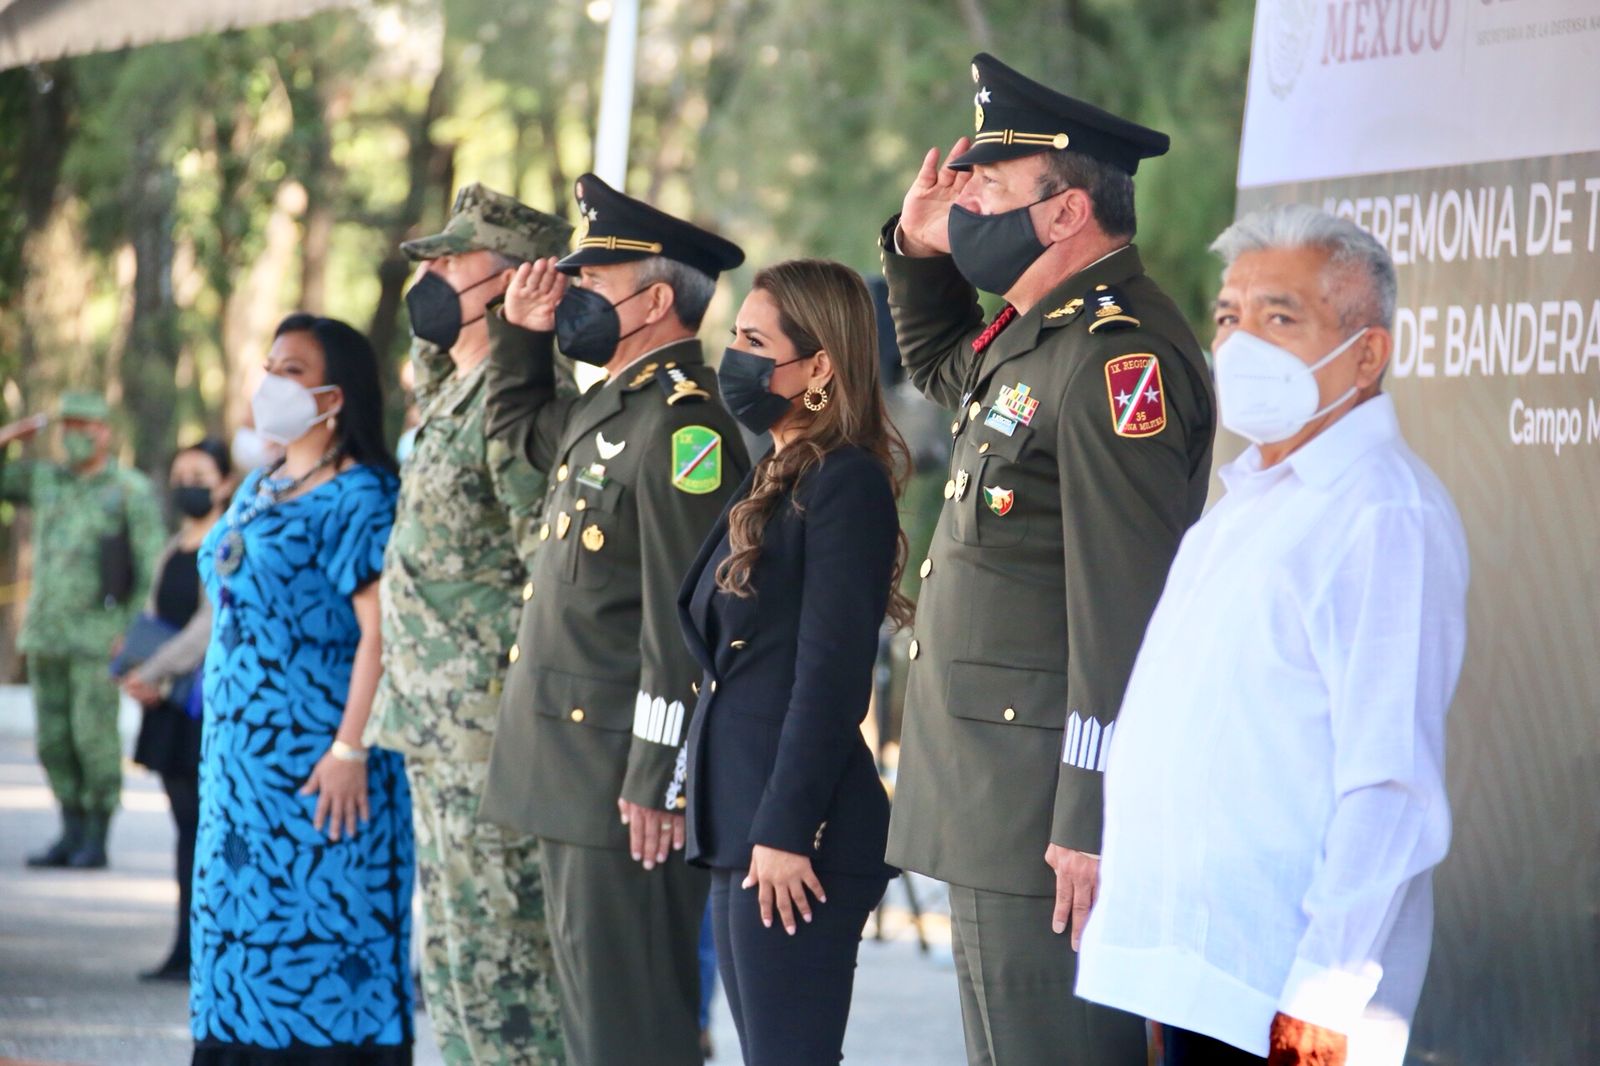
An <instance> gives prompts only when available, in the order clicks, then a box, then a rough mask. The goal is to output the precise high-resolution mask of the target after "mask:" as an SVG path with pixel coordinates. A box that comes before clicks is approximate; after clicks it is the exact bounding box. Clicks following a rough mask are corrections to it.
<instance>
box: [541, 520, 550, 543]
mask: <svg viewBox="0 0 1600 1066" xmlns="http://www.w3.org/2000/svg"><path fill="white" fill-rule="evenodd" d="M539 539H540V540H549V539H550V523H549V522H546V523H545V524H544V525H542V526H540V527H539Z"/></svg>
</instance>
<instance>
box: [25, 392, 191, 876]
mask: <svg viewBox="0 0 1600 1066" xmlns="http://www.w3.org/2000/svg"><path fill="white" fill-rule="evenodd" d="M60 414H61V422H62V445H63V447H64V449H65V451H66V456H67V462H66V464H65V465H64V466H57V465H56V464H54V463H48V462H43V461H37V460H32V461H30V460H23V461H16V462H11V463H7V464H6V466H5V469H4V471H3V477H0V498H4V499H5V500H7V501H9V502H11V503H20V504H30V505H32V507H33V511H34V520H33V587H32V590H31V592H30V593H29V596H28V614H27V620H26V621H25V622H24V623H23V627H22V635H21V637H20V638H19V640H18V641H17V647H18V650H19V651H21V652H23V653H24V654H25V655H27V657H28V676H29V679H30V680H31V681H32V683H33V702H34V712H35V715H36V717H37V722H38V725H37V729H36V738H37V741H38V746H39V762H40V763H42V764H43V766H44V770H45V774H46V775H47V776H48V777H49V779H50V789H51V791H52V792H54V793H55V797H56V802H57V803H58V804H60V805H61V824H62V831H61V836H60V837H59V838H58V839H57V840H56V842H55V843H54V844H52V845H50V847H48V848H46V849H45V850H44V851H42V852H39V853H38V854H35V855H32V856H30V857H29V858H28V865H29V866H73V867H81V868H97V867H102V866H104V865H105V864H106V830H107V827H108V826H109V823H110V820H111V814H112V812H113V811H115V810H116V808H117V799H118V797H119V795H120V794H121V791H122V743H121V740H120V738H119V737H118V735H117V708H118V699H117V688H116V685H115V684H113V683H112V681H111V678H110V675H109V674H108V672H107V668H108V664H109V662H110V659H111V650H112V647H113V646H114V645H115V644H116V643H117V642H118V641H119V640H120V639H121V637H122V634H123V632H124V631H125V630H126V629H127V628H128V623H129V622H130V621H131V620H132V619H133V617H134V615H135V614H137V613H138V610H139V605H140V604H142V603H144V601H145V596H146V593H147V592H148V591H149V586H150V579H151V570H152V568H153V567H154V565H155V562H156V558H157V557H158V556H159V555H160V554H161V549H162V546H163V544H164V543H165V540H166V531H165V529H164V528H163V524H162V518H161V506H160V504H159V503H158V502H157V497H156V494H155V491H154V489H153V488H152V487H151V484H150V480H149V479H148V478H146V477H145V476H144V475H143V474H141V473H139V472H138V471H137V470H127V469H124V468H122V467H120V466H118V465H117V463H116V462H115V460H113V459H112V458H111V426H110V411H109V410H108V409H107V407H106V401H105V399H104V398H103V397H101V396H98V395H96V394H94V393H83V392H69V393H67V394H65V395H64V396H62V398H61V408H60ZM44 424H45V419H44V418H42V417H35V418H29V419H24V420H23V421H21V422H17V423H13V424H12V425H10V426H6V427H5V428H4V429H0V447H3V446H4V445H8V444H10V443H11V442H12V441H14V440H24V439H27V438H29V437H32V436H33V435H34V434H36V433H37V432H38V431H39V430H40V429H42V428H43V426H44Z"/></svg>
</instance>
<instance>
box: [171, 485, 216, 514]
mask: <svg viewBox="0 0 1600 1066" xmlns="http://www.w3.org/2000/svg"><path fill="white" fill-rule="evenodd" d="M212 506H213V505H212V502H211V490H210V489H208V488H206V487H205V486H204V485H174V486H173V487H172V508H173V510H175V511H177V512H178V513H179V514H181V515H187V516H188V517H190V518H204V517H205V516H206V515H208V514H210V513H211V508H212Z"/></svg>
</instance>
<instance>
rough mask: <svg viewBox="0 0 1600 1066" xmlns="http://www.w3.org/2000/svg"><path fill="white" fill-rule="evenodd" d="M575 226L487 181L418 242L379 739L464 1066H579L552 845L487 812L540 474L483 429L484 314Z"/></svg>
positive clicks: (429, 986)
mask: <svg viewBox="0 0 1600 1066" xmlns="http://www.w3.org/2000/svg"><path fill="white" fill-rule="evenodd" d="M571 236H572V226H571V225H570V224H568V223H567V222H565V221H564V220H562V219H559V218H556V217H554V216H552V215H547V214H545V213H543V212H542V211H535V210H534V209H533V208H531V207H528V206H526V205H525V204H522V203H519V202H518V201H517V200H516V199H514V198H512V197H510V196H506V195H504V194H502V193H498V192H495V191H494V190H493V189H488V188H485V187H484V186H482V185H478V184H471V185H467V186H464V187H463V188H462V189H461V191H460V192H458V193H457V194H456V200H455V206H454V208H453V209H452V210H451V213H450V220H449V221H448V222H447V223H446V225H445V228H444V231H443V232H441V233H437V234H434V235H432V236H428V237H421V238H419V239H417V240H413V241H407V242H406V243H405V244H403V245H401V246H400V247H401V250H402V251H404V252H405V253H406V255H407V256H409V257H410V258H411V259H413V260H415V261H417V262H418V263H419V266H418V269H417V275H416V280H415V282H414V284H413V285H412V286H411V288H410V290H409V291H408V292H407V293H406V308H407V310H408V311H409V313H410V317H411V331H412V335H413V342H412V345H411V366H412V370H413V371H414V373H415V375H416V377H415V388H416V395H417V407H418V409H419V410H420V412H421V416H422V421H421V423H420V425H419V427H418V430H417V434H416V438H415V444H414V446H413V449H412V453H411V455H410V457H409V458H408V459H407V461H406V464H405V466H404V467H403V468H402V472H401V481H400V500H399V504H398V506H397V507H396V509H395V516H394V532H393V534H392V535H391V536H390V538H389V547H388V550H387V551H386V552H385V554H384V565H383V583H382V586H381V589H380V592H381V595H380V597H379V598H380V601H381V605H382V615H383V677H382V678H381V679H380V680H379V683H378V694H377V700H376V701H375V703H374V705H373V710H372V717H371V718H370V719H369V720H368V722H367V729H366V734H365V740H366V743H368V744H369V745H376V746H379V747H385V748H389V749H391V750H393V751H398V752H401V753H402V754H404V755H405V757H406V778H407V780H408V781H409V783H410V785H411V808H412V816H413V822H414V825H415V828H416V839H417V867H418V871H419V877H418V884H419V888H420V889H421V895H422V900H423V912H424V917H425V919H426V921H425V922H424V924H423V927H424V930H425V932H426V935H427V940H426V944H425V947H424V950H423V966H422V986H423V990H424V991H425V992H426V1000H427V1004H428V1013H429V1015H430V1016H431V1018H432V1021H433V1030H434V1035H435V1037H436V1039H437V1040H438V1041H439V1047H440V1049H441V1051H442V1053H443V1056H444V1061H445V1062H446V1063H449V1064H450V1066H501V1064H507V1066H509V1064H516V1066H559V1064H561V1063H562V1062H564V1061H565V1059H564V1057H563V1051H562V1043H561V1022H560V1013H559V1010H558V1009H557V1006H556V993H555V974H554V972H553V971H554V968H555V965H554V962H553V961H552V959H551V955H550V937H549V933H548V930H547V927H546V921H545V904H544V889H543V880H542V877H541V875H540V872H539V847H538V842H537V841H536V840H535V839H534V838H533V837H531V836H528V835H527V834H520V833H512V832H508V831H506V830H505V829H504V828H503V827H501V826H498V825H492V824H489V823H486V822H484V821H482V820H480V819H479V818H478V798H479V796H480V795H481V794H482V792H483V783H484V779H485V778H486V777H487V775H488V769H489V742H490V739H491V738H492V736H493V731H494V723H495V716H496V714H497V713H498V711H499V707H500V691H501V686H502V683H503V679H504V677H505V671H506V651H507V650H508V649H509V648H510V647H511V642H512V641H513V640H514V639H515V630H516V623H517V616H518V614H519V612H520V608H521V606H522V597H521V595H520V593H521V591H522V589H523V588H524V587H525V586H526V583H527V577H528V565H529V562H530V561H531V559H532V556H533V548H534V546H535V545H536V544H537V543H538V540H537V537H536V535H535V533H534V531H535V530H536V529H537V519H538V514H539V505H540V502H541V501H542V500H543V497H544V479H543V478H542V477H541V476H540V475H539V474H538V473H537V472H536V471H534V470H532V469H531V468H529V466H528V464H527V463H525V462H523V461H522V460H521V459H520V458H518V457H516V456H514V455H513V454H512V453H511V449H510V448H509V447H508V446H507V445H506V444H505V442H504V441H493V440H490V439H489V438H488V437H487V436H486V434H485V433H484V417H485V412H486V410H487V400H488V394H489V389H488V382H487V379H486V377H485V366H486V363H487V359H488V355H489V333H488V329H487V327H486V326H485V325H484V318H485V315H486V312H487V308H488V306H489V304H490V303H491V302H493V301H494V300H495V299H497V298H498V297H499V296H500V295H501V294H503V293H504V292H505V289H506V286H507V284H509V283H510V281H511V277H512V274H513V272H514V271H515V269H516V267H517V266H519V265H521V264H522V263H525V262H529V261H531V260H534V259H538V258H540V257H541V256H546V255H550V254H551V253H552V252H554V251H557V250H560V249H563V248H565V247H566V245H567V242H568V240H569V239H570V238H571Z"/></svg>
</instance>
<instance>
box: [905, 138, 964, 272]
mask: <svg viewBox="0 0 1600 1066" xmlns="http://www.w3.org/2000/svg"><path fill="white" fill-rule="evenodd" d="M971 144H972V142H971V141H969V140H968V139H967V138H965V137H963V138H961V139H960V140H959V141H957V142H956V143H955V144H953V145H951V146H950V154H949V155H947V156H945V165H944V166H940V165H939V149H937V148H929V149H928V154H927V155H925V156H923V157H922V169H921V170H919V171H917V180H916V181H913V182H912V183H911V188H910V189H909V190H908V191H907V192H906V198H905V200H904V202H902V203H901V205H900V250H901V251H902V252H904V253H905V254H906V255H909V256H912V257H913V258H923V257H926V256H930V255H949V254H950V205H951V204H953V203H955V202H956V200H957V198H959V197H960V196H961V190H963V189H965V188H966V187H967V182H969V181H971V180H972V171H970V170H951V169H950V166H949V161H950V160H952V159H954V158H955V157H956V156H958V155H960V154H961V153H962V152H965V151H966V150H967V148H968V147H970V146H971Z"/></svg>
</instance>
